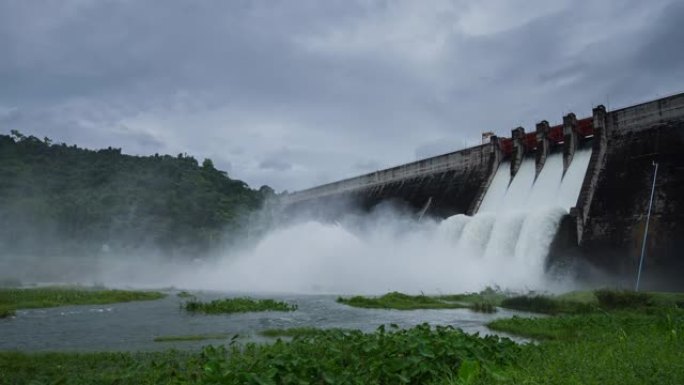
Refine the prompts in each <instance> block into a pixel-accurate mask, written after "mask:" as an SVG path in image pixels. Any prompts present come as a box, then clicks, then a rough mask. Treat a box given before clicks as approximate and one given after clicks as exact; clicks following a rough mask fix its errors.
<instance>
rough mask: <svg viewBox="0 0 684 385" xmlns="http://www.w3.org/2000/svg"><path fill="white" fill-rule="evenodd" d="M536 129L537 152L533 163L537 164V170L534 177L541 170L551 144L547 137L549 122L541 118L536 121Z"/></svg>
mask: <svg viewBox="0 0 684 385" xmlns="http://www.w3.org/2000/svg"><path fill="white" fill-rule="evenodd" d="M536 131H537V153H536V154H535V163H536V166H537V170H536V174H535V176H534V178H535V179H536V178H537V177H538V176H539V173H540V172H541V170H542V168H544V163H546V157H547V156H548V155H549V150H550V148H551V144H550V143H549V139H548V137H547V135H548V133H549V122H547V121H546V120H542V121H541V122H539V123H537V126H536Z"/></svg>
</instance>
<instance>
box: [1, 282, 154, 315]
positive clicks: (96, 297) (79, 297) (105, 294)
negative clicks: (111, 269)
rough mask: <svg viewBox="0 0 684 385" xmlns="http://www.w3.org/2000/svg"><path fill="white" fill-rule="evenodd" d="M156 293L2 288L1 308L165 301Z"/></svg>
mask: <svg viewBox="0 0 684 385" xmlns="http://www.w3.org/2000/svg"><path fill="white" fill-rule="evenodd" d="M163 297H164V294H163V293H159V292H155V291H130V290H110V289H99V288H98V289H92V288H87V287H80V286H53V287H40V288H27V289H13V288H0V309H7V310H15V309H33V308H45V307H55V306H65V305H95V304H108V303H116V302H130V301H148V300H155V299H160V298H163Z"/></svg>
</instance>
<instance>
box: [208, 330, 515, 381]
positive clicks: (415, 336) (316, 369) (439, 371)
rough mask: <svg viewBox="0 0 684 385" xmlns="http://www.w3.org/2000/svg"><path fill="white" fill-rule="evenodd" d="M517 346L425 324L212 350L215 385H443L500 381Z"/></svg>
mask: <svg viewBox="0 0 684 385" xmlns="http://www.w3.org/2000/svg"><path fill="white" fill-rule="evenodd" d="M518 349H519V347H518V346H517V345H516V344H515V343H513V342H512V341H511V340H509V339H500V338H498V337H494V336H489V337H477V336H474V335H468V334H465V333H463V332H462V331H460V330H456V329H453V328H451V327H444V326H437V327H435V328H431V327H430V326H429V325H427V324H423V325H419V326H416V327H414V328H411V329H405V330H402V329H394V330H390V331H387V330H386V329H385V327H380V328H379V329H378V330H377V331H375V332H374V333H369V334H364V333H362V332H360V331H341V330H325V331H321V332H319V333H315V334H312V335H305V336H295V337H294V339H293V340H292V341H291V342H283V341H282V340H278V341H277V342H276V343H274V344H272V345H256V344H249V345H247V346H245V347H242V348H240V347H235V346H234V347H232V348H231V349H229V350H228V349H225V348H207V349H206V350H205V351H204V354H205V357H206V359H207V362H206V364H205V366H204V368H205V371H204V377H203V381H204V382H205V383H209V384H437V383H443V382H444V380H445V379H446V378H450V377H453V378H454V379H458V380H465V379H467V378H470V377H475V376H477V375H480V374H481V373H488V374H491V375H492V376H494V375H495V374H496V372H497V371H498V370H499V369H497V368H505V367H507V366H508V365H510V364H511V363H512V362H513V360H514V358H515V354H516V352H517V351H518Z"/></svg>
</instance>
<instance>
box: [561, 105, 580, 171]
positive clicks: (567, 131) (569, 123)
mask: <svg viewBox="0 0 684 385" xmlns="http://www.w3.org/2000/svg"><path fill="white" fill-rule="evenodd" d="M576 127H577V117H576V116H575V114H573V113H572V112H571V113H569V114H567V115H565V116H564V117H563V142H564V143H563V175H565V172H566V171H568V167H570V163H572V157H573V156H575V150H577V130H576Z"/></svg>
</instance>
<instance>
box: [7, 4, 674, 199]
mask: <svg viewBox="0 0 684 385" xmlns="http://www.w3.org/2000/svg"><path fill="white" fill-rule="evenodd" d="M683 22H684V1H681V0H650V1H643V0H610V1H608V0H595V1H588V0H558V1H550V0H519V1H515V0H455V1H440V0H435V1H417V0H416V1H413V0H412V1H389V0H387V1H352V0H339V1H334V0H327V1H321V0H302V1H296V0H287V1H285V0H273V1H258V0H254V1H248V0H232V1H230V0H221V1H195V0H186V1H180V0H163V1H162V0H159V1H144V0H121V1H113V0H112V1H108V0H92V1H90V0H51V1H40V0H31V1H27V0H0V133H8V132H9V131H10V130H11V129H18V130H20V131H22V132H23V133H25V134H33V135H36V136H39V137H41V138H42V137H43V136H48V137H50V138H52V139H53V140H54V141H55V142H66V143H68V144H77V145H79V146H83V147H89V148H102V147H108V146H112V147H120V148H122V150H123V152H124V153H129V154H141V155H148V154H154V153H160V154H165V153H168V154H174V155H175V154H178V153H180V152H184V153H188V154H190V155H193V156H195V158H197V159H198V160H199V161H200V162H201V161H202V160H203V159H204V158H211V159H212V160H213V161H214V163H215V165H216V166H217V168H220V169H223V170H226V171H228V173H229V175H230V176H231V177H233V178H238V179H242V180H244V181H246V182H247V183H249V184H250V185H252V186H253V187H259V186H260V185H262V184H268V185H270V186H272V187H273V188H275V189H276V190H278V191H281V190H284V189H287V190H290V191H292V190H296V189H301V188H305V187H309V186H313V185H316V184H320V183H324V182H329V181H333V180H336V179H340V178H343V177H349V176H353V175H357V174H360V173H364V172H370V171H374V170H376V169H380V168H384V167H388V166H393V165H397V164H401V163H405V162H409V161H412V160H415V159H418V158H422V157H426V156H431V155H437V154H440V153H445V152H449V151H454V150H457V149H460V148H462V147H463V146H464V144H476V143H478V142H479V139H480V134H481V132H482V131H488V130H491V131H494V132H496V133H497V134H499V135H505V136H510V129H511V128H514V127H516V126H518V125H522V126H524V127H526V128H527V129H528V130H533V129H534V123H535V122H537V121H539V120H542V119H547V120H549V121H550V122H552V123H556V122H560V121H561V118H562V115H563V114H564V113H567V112H570V111H573V112H575V113H576V114H577V115H578V116H588V115H590V114H591V108H592V107H593V106H595V105H597V104H605V105H606V106H607V107H608V108H609V109H611V108H618V107H623V106H626V105H629V104H633V103H637V102H642V101H647V100H650V99H654V98H657V97H661V96H665V95H668V94H672V93H678V92H683V91H684V49H683V48H682V47H684V28H682V23H683Z"/></svg>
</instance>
